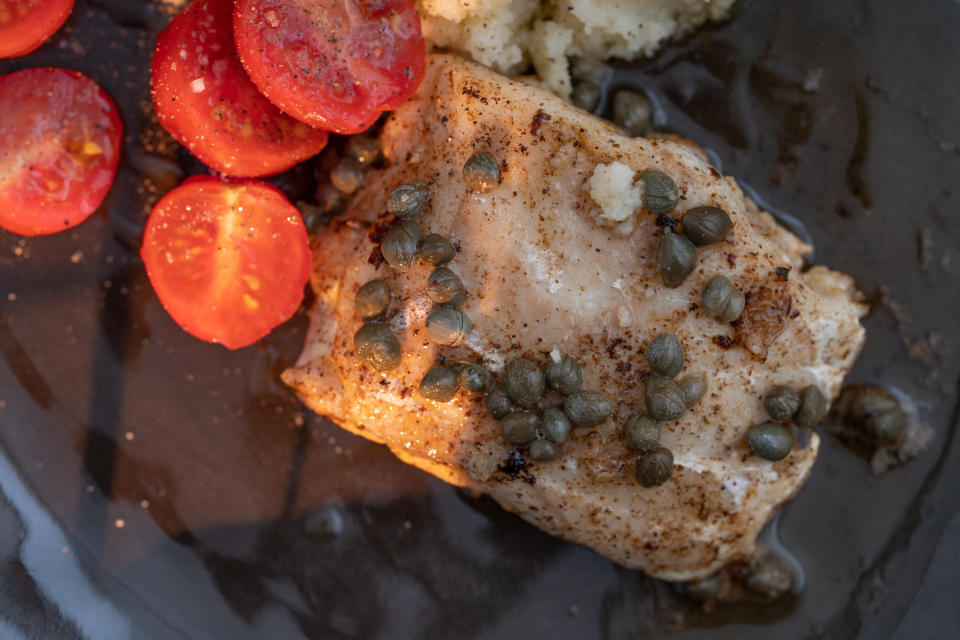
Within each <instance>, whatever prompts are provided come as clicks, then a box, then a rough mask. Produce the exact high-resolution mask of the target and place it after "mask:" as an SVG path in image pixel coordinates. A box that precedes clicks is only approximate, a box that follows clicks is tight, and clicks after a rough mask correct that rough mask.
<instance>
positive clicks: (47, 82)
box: [0, 67, 123, 236]
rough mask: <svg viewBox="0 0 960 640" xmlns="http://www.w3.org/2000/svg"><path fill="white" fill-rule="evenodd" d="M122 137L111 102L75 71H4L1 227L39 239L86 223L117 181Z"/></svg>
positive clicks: (0, 79) (0, 129) (0, 89)
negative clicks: (115, 176)
mask: <svg viewBox="0 0 960 640" xmlns="http://www.w3.org/2000/svg"><path fill="white" fill-rule="evenodd" d="M122 136H123V127H122V126H121V125H120V117H119V115H118V114H117V107H116V106H115V105H114V104H113V101H111V100H110V98H108V97H107V94H105V93H104V92H103V90H102V89H101V88H100V87H99V86H97V83H95V82H94V81H93V80H91V79H90V78H87V77H85V76H83V75H81V74H79V73H77V72H76V71H67V70H66V69H54V68H50V67H46V68H42V69H24V70H23V71H17V72H14V73H10V74H7V75H5V76H0V227H3V228H4V229H6V230H7V231H12V232H14V233H19V234H23V235H25V236H38V235H44V234H48V233H56V232H57V231H62V230H64V229H67V228H69V227H72V226H74V225H78V224H80V223H81V222H83V221H84V220H86V219H87V218H88V217H89V216H90V214H91V213H93V212H94V211H96V209H97V207H99V206H100V203H102V202H103V199H104V198H105V197H106V195H107V191H109V190H110V185H111V184H113V177H114V175H115V174H116V172H117V162H118V161H119V160H120V140H121V138H122Z"/></svg>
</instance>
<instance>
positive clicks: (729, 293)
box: [700, 276, 746, 322]
mask: <svg viewBox="0 0 960 640" xmlns="http://www.w3.org/2000/svg"><path fill="white" fill-rule="evenodd" d="M745 302H746V299H745V298H744V296H743V292H742V291H740V289H737V288H736V287H735V286H733V283H732V282H730V281H729V280H728V279H727V278H726V277H725V276H714V277H713V278H711V279H710V282H708V283H707V285H706V286H705V287H704V288H703V291H702V292H701V293H700V304H701V306H703V310H704V311H705V312H706V313H707V315H708V316H710V317H711V318H713V319H714V320H718V321H720V322H733V321H734V320H736V319H737V318H739V317H740V314H741V313H743V305H744V304H745Z"/></svg>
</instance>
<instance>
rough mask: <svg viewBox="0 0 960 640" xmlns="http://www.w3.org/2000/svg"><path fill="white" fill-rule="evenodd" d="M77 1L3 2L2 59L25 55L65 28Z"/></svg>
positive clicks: (0, 1)
mask: <svg viewBox="0 0 960 640" xmlns="http://www.w3.org/2000/svg"><path fill="white" fill-rule="evenodd" d="M73 2H74V0H0V58H16V57H17V56H23V55H26V54H28V53H30V52H31V51H33V50H34V49H36V48H37V47H39V46H40V45H42V44H43V43H44V42H46V41H47V39H48V38H49V37H50V36H52V35H53V34H54V33H56V32H57V30H58V29H59V28H60V27H62V26H63V23H64V22H66V21H67V18H68V17H69V16H70V12H71V11H72V10H73Z"/></svg>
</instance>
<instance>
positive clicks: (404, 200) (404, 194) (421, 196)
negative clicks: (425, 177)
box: [387, 182, 430, 218]
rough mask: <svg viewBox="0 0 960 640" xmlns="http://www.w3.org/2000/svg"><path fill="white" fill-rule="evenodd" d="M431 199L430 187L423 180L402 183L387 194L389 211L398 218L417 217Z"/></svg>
mask: <svg viewBox="0 0 960 640" xmlns="http://www.w3.org/2000/svg"><path fill="white" fill-rule="evenodd" d="M428 200H430V187H428V186H427V185H426V184H425V183H423V182H408V183H406V184H402V185H400V186H399V187H397V188H396V189H394V190H393V191H391V192H390V195H388V196H387V211H389V212H390V213H392V214H393V215H395V216H397V217H398V218H415V217H416V216H418V215H420V214H421V213H423V210H424V209H425V208H426V207H427V201H428Z"/></svg>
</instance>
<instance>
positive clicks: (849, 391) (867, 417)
mask: <svg viewBox="0 0 960 640" xmlns="http://www.w3.org/2000/svg"><path fill="white" fill-rule="evenodd" d="M837 404H838V406H839V407H843V419H844V420H845V421H846V422H848V423H850V424H851V425H853V426H855V427H859V428H860V429H861V430H863V431H864V432H865V433H867V435H869V436H871V437H873V438H875V439H877V440H881V441H884V442H892V441H894V440H896V439H897V437H898V436H899V435H900V433H901V432H902V431H903V429H904V427H906V425H907V415H906V414H905V413H904V411H903V409H902V408H901V407H900V403H899V402H897V400H896V399H895V398H894V397H893V396H892V395H890V393H889V392H888V391H887V390H886V389H883V388H881V387H877V386H874V385H867V384H857V385H852V386H849V387H847V388H846V389H844V390H843V393H842V394H841V396H840V400H839V401H838V402H837Z"/></svg>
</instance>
